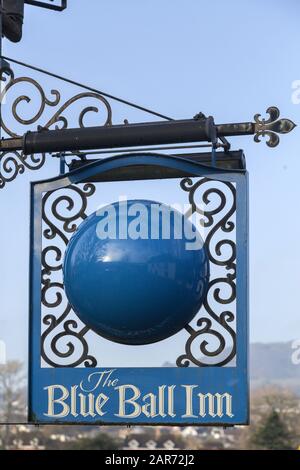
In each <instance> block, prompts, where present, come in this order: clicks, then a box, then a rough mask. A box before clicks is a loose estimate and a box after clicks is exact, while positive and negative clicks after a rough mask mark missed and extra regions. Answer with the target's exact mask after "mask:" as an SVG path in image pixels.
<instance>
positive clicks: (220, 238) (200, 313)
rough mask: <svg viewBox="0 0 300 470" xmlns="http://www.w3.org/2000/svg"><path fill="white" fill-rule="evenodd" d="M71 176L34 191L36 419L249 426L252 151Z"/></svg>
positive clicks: (139, 162) (158, 159)
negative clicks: (247, 157) (247, 159)
mask: <svg viewBox="0 0 300 470" xmlns="http://www.w3.org/2000/svg"><path fill="white" fill-rule="evenodd" d="M205 158H206V160H207V161H206V160H205ZM74 166H76V168H75V169H74V168H73V170H72V171H70V172H69V173H68V174H65V175H62V176H59V177H57V178H52V179H49V180H46V181H40V182H35V183H32V188H31V263H30V270H31V274H30V275H31V282H30V358H29V359H30V360H29V364H30V389H29V420H30V422H32V423H43V424H53V423H59V424H73V423H86V424H118V425H121V424H150V425H151V424H159V425H163V424H165V425H208V424H210V425H235V424H246V423H247V422H248V376H247V345H248V326H247V322H248V318H247V311H248V299H247V296H248V285H247V282H248V281H247V276H248V272H247V270H248V258H247V257H248V252H247V220H248V212H247V211H248V209H247V172H246V169H245V165H244V157H243V153H242V151H239V152H227V153H225V152H217V166H216V167H211V166H210V164H209V156H207V154H190V155H187V154H186V155H177V156H174V155H172V156H167V155H163V154H150V153H142V154H137V153H135V154H126V155H122V156H116V157H112V158H108V159H105V160H97V161H95V162H92V163H88V164H87V163H86V162H85V164H81V163H80V164H78V165H75V164H73V167H74Z"/></svg>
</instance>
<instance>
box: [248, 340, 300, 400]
mask: <svg viewBox="0 0 300 470" xmlns="http://www.w3.org/2000/svg"><path fill="white" fill-rule="evenodd" d="M294 351H295V350H294V349H292V342H291V341H290V342H287V343H253V344H251V345H250V380H251V386H252V387H253V388H257V387H259V386H263V385H271V384H272V385H279V386H282V387H287V388H290V389H292V390H293V391H294V392H296V393H297V394H299V395H300V364H298V365H296V364H293V362H292V354H293V352H294Z"/></svg>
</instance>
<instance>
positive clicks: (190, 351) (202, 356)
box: [176, 178, 236, 367]
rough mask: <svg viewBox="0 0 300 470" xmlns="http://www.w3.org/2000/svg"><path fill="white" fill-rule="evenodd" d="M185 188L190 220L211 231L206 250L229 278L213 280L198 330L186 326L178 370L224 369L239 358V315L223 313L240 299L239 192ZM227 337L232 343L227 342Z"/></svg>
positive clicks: (222, 185) (209, 186)
mask: <svg viewBox="0 0 300 470" xmlns="http://www.w3.org/2000/svg"><path fill="white" fill-rule="evenodd" d="M181 188H182V189H183V190H184V191H187V193H188V197H189V203H190V205H191V207H190V209H189V210H188V211H187V213H186V216H187V217H190V216H191V215H192V214H194V213H197V214H199V216H200V224H201V225H202V226H203V227H204V228H206V229H209V232H208V233H207V235H206V237H205V246H206V249H207V253H208V257H209V261H210V263H211V265H212V266H215V267H217V268H222V271H224V269H225V270H226V271H227V274H226V275H224V274H217V275H216V276H212V278H211V279H210V282H209V286H208V291H207V295H206V299H205V302H204V306H203V308H202V309H201V310H200V312H199V314H200V318H198V320H197V321H196V326H192V325H187V326H186V331H187V332H188V334H189V337H188V339H187V342H186V344H185V353H184V354H183V355H181V356H180V357H178V359H177V361H176V364H177V366H178V367H188V366H190V365H196V366H199V367H205V366H224V365H225V364H228V363H230V361H231V360H232V359H233V358H234V357H235V355H236V332H235V330H234V328H233V327H232V326H231V324H232V323H233V322H234V321H235V313H234V310H233V309H231V310H228V309H226V310H223V308H224V306H229V305H233V304H234V302H235V299H236V283H235V279H236V244H235V240H234V239H233V238H232V237H231V238H230V237H229V235H230V234H233V233H234V230H235V221H234V215H235V211H236V188H235V186H234V185H233V184H232V183H229V182H221V181H213V180H210V179H208V178H201V179H200V180H198V181H197V182H195V183H194V182H193V181H192V179H190V178H184V179H183V180H182V181H181ZM213 199H214V202H213ZM198 200H199V201H201V205H200V203H199V202H197V201H198ZM216 201H217V202H216ZM224 235H225V236H224ZM220 310H221V311H220ZM226 337H227V338H230V341H228V340H227V341H226ZM196 345H197V347H196ZM195 349H196V351H197V352H196V353H195Z"/></svg>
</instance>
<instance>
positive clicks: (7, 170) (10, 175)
mask: <svg viewBox="0 0 300 470" xmlns="http://www.w3.org/2000/svg"><path fill="white" fill-rule="evenodd" d="M45 158H46V157H45V154H41V155H23V153H21V152H18V151H8V152H0V189H2V188H4V186H5V185H6V183H9V182H10V181H13V180H14V179H15V178H16V177H17V175H19V174H22V173H24V171H25V169H26V168H27V169H29V170H39V169H40V168H41V167H42V166H43V165H44V163H45Z"/></svg>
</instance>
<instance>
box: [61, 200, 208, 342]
mask: <svg viewBox="0 0 300 470" xmlns="http://www.w3.org/2000/svg"><path fill="white" fill-rule="evenodd" d="M153 207H156V210H155V211H154V212H153ZM139 208H140V210H139ZM153 214H155V215H153ZM166 214H169V216H167V215H166ZM164 221H165V222H164ZM168 224H169V225H168ZM166 227H167V228H166ZM168 227H169V229H168ZM176 230H177V231H176ZM180 232H181V235H180ZM187 233H188V235H187ZM178 234H179V235H178ZM193 234H194V235H193ZM193 236H194V238H193ZM193 240H194V245H193ZM195 240H196V241H197V243H195ZM188 246H189V249H188ZM191 247H193V248H194V249H191ZM63 272H64V288H65V292H66V295H67V298H68V300H69V302H70V304H71V306H72V308H73V310H74V311H75V312H76V314H77V315H78V317H79V318H80V319H81V320H82V321H83V322H84V323H85V324H86V325H87V326H89V327H90V328H91V329H92V330H94V331H95V332H96V333H97V334H99V335H101V336H102V337H104V338H107V339H109V340H111V341H114V342H116V343H122V344H128V345H143V344H150V343H155V342H157V341H161V340H163V339H166V338H168V337H170V336H172V335H174V334H175V333H177V332H178V331H180V330H181V329H182V328H184V326H186V325H187V324H188V323H189V322H190V321H191V320H192V319H193V318H194V316H195V315H196V314H197V312H198V311H199V309H200V307H201V305H202V303H203V300H204V297H205V295H206V292H207V286H208V282H209V261H208V257H207V253H206V250H205V247H204V245H203V241H202V239H201V237H200V234H199V232H198V231H197V230H196V229H195V227H194V226H193V225H192V223H191V222H190V221H189V220H187V218H185V217H184V215H183V214H181V213H180V212H178V211H176V210H174V209H171V210H170V207H169V206H166V205H165V204H161V203H158V202H154V201H148V200H130V201H126V202H125V201H124V202H116V203H113V204H111V205H109V206H105V207H104V208H102V209H100V210H99V211H97V212H94V213H93V214H91V215H90V216H89V217H87V219H86V220H85V221H84V222H82V224H80V226H79V227H78V229H77V231H76V232H75V233H74V235H73V236H72V237H71V239H70V241H69V244H68V247H67V249H66V253H65V259H64V267H63Z"/></svg>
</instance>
